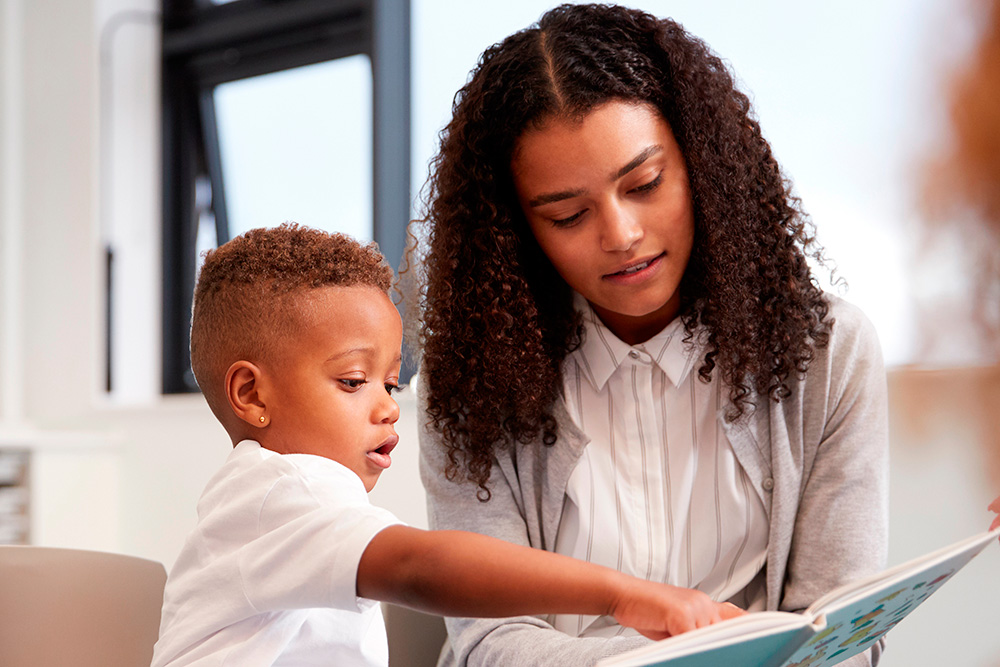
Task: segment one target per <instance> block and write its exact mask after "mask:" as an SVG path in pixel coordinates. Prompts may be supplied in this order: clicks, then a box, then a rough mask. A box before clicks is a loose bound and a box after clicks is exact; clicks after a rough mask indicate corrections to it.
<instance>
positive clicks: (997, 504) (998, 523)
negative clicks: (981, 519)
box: [989, 496, 1000, 530]
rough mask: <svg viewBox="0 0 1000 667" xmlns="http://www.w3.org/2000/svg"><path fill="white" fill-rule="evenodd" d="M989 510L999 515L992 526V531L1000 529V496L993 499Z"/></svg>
mask: <svg viewBox="0 0 1000 667" xmlns="http://www.w3.org/2000/svg"><path fill="white" fill-rule="evenodd" d="M989 509H990V511H991V512H996V513H997V516H996V518H995V519H993V523H992V524H990V530H995V529H997V528H1000V496H997V497H996V498H994V499H993V502H992V503H990V507H989Z"/></svg>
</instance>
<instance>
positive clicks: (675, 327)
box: [570, 293, 701, 391]
mask: <svg viewBox="0 0 1000 667" xmlns="http://www.w3.org/2000/svg"><path fill="white" fill-rule="evenodd" d="M573 306H574V308H576V310H577V311H578V312H579V313H580V315H581V316H582V318H583V341H582V343H581V344H580V347H578V348H577V349H576V350H574V351H573V352H572V353H571V354H570V358H572V359H573V360H574V361H575V362H576V363H577V365H578V366H579V367H580V368H581V370H582V371H583V374H584V375H585V376H586V377H587V379H588V380H589V381H590V383H591V385H593V387H594V388H595V389H596V390H597V391H601V390H602V389H603V388H604V385H606V384H607V382H608V380H609V379H610V378H611V376H612V375H613V374H614V373H615V371H617V370H618V369H619V368H620V367H621V366H622V364H624V363H625V362H626V361H629V352H633V351H637V352H639V353H641V354H644V355H647V356H646V358H649V359H651V360H652V361H653V363H654V364H656V365H657V366H659V367H660V369H661V370H662V371H663V372H664V373H665V374H666V375H667V377H668V378H670V382H671V383H673V385H674V386H675V387H677V386H680V384H681V383H682V382H684V380H685V379H686V378H687V376H688V373H690V372H691V368H692V367H693V366H694V363H695V361H696V360H697V358H698V354H697V352H698V350H699V348H700V347H701V346H699V345H696V344H694V343H685V342H684V335H685V329H684V323H683V322H682V321H681V318H679V317H678V318H675V319H674V320H673V321H672V322H671V323H670V324H668V325H667V326H666V327H664V328H663V330H662V331H660V332H659V333H658V334H656V335H655V336H653V337H652V338H650V339H649V340H647V341H646V342H644V343H640V344H639V345H629V344H628V343H626V342H624V341H622V340H621V339H620V338H618V337H617V336H616V335H614V334H613V333H611V330H610V329H608V328H607V327H606V326H605V325H604V323H603V322H601V319H600V318H599V317H598V316H597V313H595V312H594V309H593V308H592V307H591V305H590V304H589V303H588V302H587V300H586V299H584V298H583V297H582V296H580V295H579V294H576V293H574V295H573Z"/></svg>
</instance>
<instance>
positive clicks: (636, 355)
mask: <svg viewBox="0 0 1000 667" xmlns="http://www.w3.org/2000/svg"><path fill="white" fill-rule="evenodd" d="M628 356H629V357H631V358H632V359H638V358H639V353H638V352H636V351H635V350H629V352H628Z"/></svg>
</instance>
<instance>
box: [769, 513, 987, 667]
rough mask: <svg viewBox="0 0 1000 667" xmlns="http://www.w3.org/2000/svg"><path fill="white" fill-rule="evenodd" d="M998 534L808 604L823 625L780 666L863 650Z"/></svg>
mask: <svg viewBox="0 0 1000 667" xmlns="http://www.w3.org/2000/svg"><path fill="white" fill-rule="evenodd" d="M998 536H1000V531H994V532H993V533H984V534H981V535H977V536H975V537H972V538H970V539H968V540H963V541H962V542H959V543H957V544H954V545H951V546H949V547H945V548H944V549H941V550H939V551H936V552H934V553H932V554H929V555H927V556H923V557H921V558H918V559H916V560H913V561H910V562H909V563H904V564H903V565H901V566H899V567H896V568H892V569H890V570H887V571H886V572H884V573H882V575H878V576H876V577H875V578H873V579H874V580H873V579H868V580H865V582H863V585H862V586H860V587H859V588H857V589H854V588H851V592H850V593H849V594H847V595H834V596H833V601H832V602H831V601H829V599H830V598H829V596H827V598H824V599H821V600H820V601H819V602H818V603H817V604H816V605H813V606H814V607H819V608H820V609H821V610H822V611H823V612H825V613H821V614H820V616H819V618H818V619H817V621H818V624H819V625H823V626H825V627H823V628H822V630H821V631H820V632H819V633H818V634H817V635H816V636H815V637H813V638H811V639H810V640H809V641H808V642H806V644H805V645H804V646H802V647H801V648H800V649H799V650H798V651H796V652H795V653H793V654H792V656H791V657H790V658H788V660H786V661H785V662H784V663H783V667H822V666H824V665H835V664H837V663H838V662H841V661H843V660H846V659H848V658H850V657H851V656H853V655H856V654H858V653H860V652H862V651H864V650H866V649H868V647H869V646H871V645H872V644H874V643H875V642H876V641H878V639H879V638H881V637H882V636H883V635H884V634H885V633H887V632H888V631H889V630H891V629H892V628H893V627H895V625H896V624H897V623H899V622H900V621H901V620H903V618H905V617H906V615H907V614H909V613H910V612H911V611H913V610H914V609H916V608H917V606H919V605H920V604H921V603H922V602H923V601H924V600H926V599H927V598H929V597H930V596H931V595H932V594H933V593H934V591H936V590H937V589H938V588H940V587H941V586H943V585H944V583H945V582H946V581H948V580H949V579H950V578H951V577H952V576H953V575H954V574H955V573H956V572H958V571H959V570H960V569H962V568H963V567H965V565H966V564H968V562H969V561H970V560H972V559H973V558H974V557H975V556H976V555H977V554H978V553H979V552H980V551H982V550H983V549H984V548H985V547H986V545H988V544H990V543H991V542H992V541H993V540H995V539H997V537H998ZM849 588H850V587H849ZM820 603H822V605H821V604H820ZM810 609H812V607H810Z"/></svg>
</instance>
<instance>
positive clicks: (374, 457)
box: [367, 435, 399, 470]
mask: <svg viewBox="0 0 1000 667" xmlns="http://www.w3.org/2000/svg"><path fill="white" fill-rule="evenodd" d="M398 442H399V436H398V435H391V436H389V437H388V438H386V439H385V440H383V441H382V444H380V445H379V446H378V447H376V448H375V449H373V450H372V451H370V452H368V454H367V456H368V459H369V460H370V461H371V462H372V463H374V464H375V465H377V466H378V467H379V468H382V469H383V470H385V469H386V468H388V467H389V466H390V465H392V458H391V457H390V456H389V453H390V452H391V451H392V450H393V449H394V448H395V447H396V443H398Z"/></svg>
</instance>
